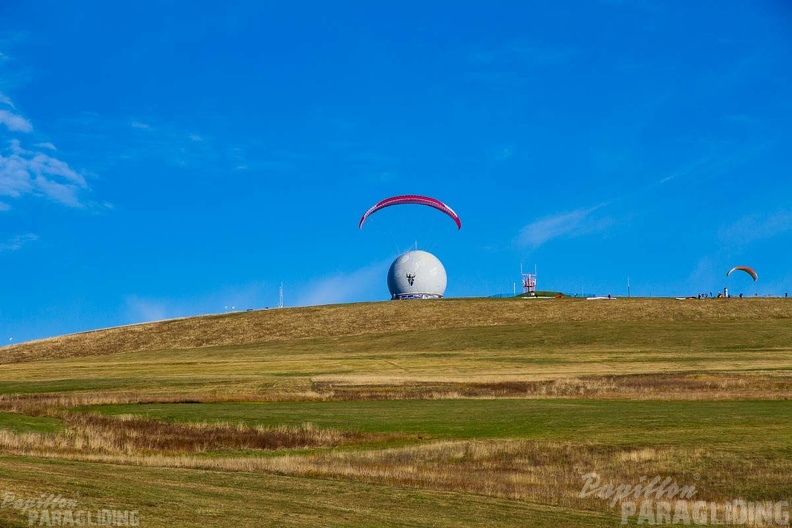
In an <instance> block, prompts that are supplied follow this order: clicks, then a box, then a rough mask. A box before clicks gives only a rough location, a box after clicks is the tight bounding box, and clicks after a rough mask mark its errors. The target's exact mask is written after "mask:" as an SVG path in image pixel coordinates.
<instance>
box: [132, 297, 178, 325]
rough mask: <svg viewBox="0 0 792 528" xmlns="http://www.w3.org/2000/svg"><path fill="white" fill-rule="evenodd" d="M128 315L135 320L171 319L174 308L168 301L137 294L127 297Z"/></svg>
mask: <svg viewBox="0 0 792 528" xmlns="http://www.w3.org/2000/svg"><path fill="white" fill-rule="evenodd" d="M126 311H127V317H128V318H129V320H130V321H133V322H150V321H161V320H163V319H170V318H172V317H173V316H172V315H171V312H172V310H171V309H169V308H168V306H167V303H165V302H162V301H157V300H151V299H143V298H141V297H137V296H134V295H132V296H130V297H127V298H126Z"/></svg>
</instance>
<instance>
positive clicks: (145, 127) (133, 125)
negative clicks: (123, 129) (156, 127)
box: [129, 121, 151, 130]
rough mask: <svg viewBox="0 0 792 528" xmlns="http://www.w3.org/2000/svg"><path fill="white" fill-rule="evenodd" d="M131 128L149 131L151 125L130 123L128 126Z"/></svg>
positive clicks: (137, 122) (136, 122)
mask: <svg viewBox="0 0 792 528" xmlns="http://www.w3.org/2000/svg"><path fill="white" fill-rule="evenodd" d="M129 126H131V127H132V128H139V129H141V130H151V125H149V124H146V123H141V122H140V121H132V123H130V125H129Z"/></svg>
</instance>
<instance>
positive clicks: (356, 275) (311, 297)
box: [286, 261, 390, 306]
mask: <svg viewBox="0 0 792 528" xmlns="http://www.w3.org/2000/svg"><path fill="white" fill-rule="evenodd" d="M389 265H390V262H385V261H383V262H379V263H376V264H372V265H370V266H366V267H365V268H361V269H358V270H355V271H352V272H349V273H335V274H333V275H330V276H327V277H322V278H319V279H317V280H313V281H311V286H310V288H305V289H303V291H301V292H298V294H297V297H296V300H295V302H294V303H291V302H289V303H286V304H287V305H289V306H316V305H319V304H338V303H345V302H353V301H362V300H366V299H368V298H370V297H371V295H370V294H371V292H376V291H384V293H385V294H387V290H384V289H385V274H386V273H387V270H388V266H389ZM383 297H387V295H383Z"/></svg>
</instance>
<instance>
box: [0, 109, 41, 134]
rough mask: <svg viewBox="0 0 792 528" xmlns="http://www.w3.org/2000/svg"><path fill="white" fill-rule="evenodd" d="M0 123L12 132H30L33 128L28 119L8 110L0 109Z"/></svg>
mask: <svg viewBox="0 0 792 528" xmlns="http://www.w3.org/2000/svg"><path fill="white" fill-rule="evenodd" d="M0 124H1V125H5V127H6V128H7V129H8V130H11V131H13V132H31V131H32V130H33V125H31V124H30V121H28V120H27V119H25V118H24V117H22V116H21V115H18V114H15V113H13V112H9V111H8V110H0Z"/></svg>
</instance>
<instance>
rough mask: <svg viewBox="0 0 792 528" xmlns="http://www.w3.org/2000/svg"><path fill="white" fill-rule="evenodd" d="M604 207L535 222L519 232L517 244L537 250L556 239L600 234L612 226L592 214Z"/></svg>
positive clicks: (607, 220)
mask: <svg viewBox="0 0 792 528" xmlns="http://www.w3.org/2000/svg"><path fill="white" fill-rule="evenodd" d="M605 205H606V204H600V205H596V206H594V207H589V208H585V209H577V210H575V211H569V212H565V213H559V214H556V215H552V216H546V217H544V218H541V219H539V220H536V221H535V222H532V223H530V224H528V225H527V226H525V227H523V228H522V229H521V230H520V234H519V236H518V237H517V244H518V245H520V246H524V247H529V248H537V247H539V246H541V245H542V244H544V243H545V242H548V241H550V240H553V239H556V238H573V237H577V236H581V235H586V234H592V233H597V232H602V231H604V230H605V229H607V228H608V227H609V226H610V225H611V224H612V221H611V220H609V219H607V218H595V217H594V213H595V212H596V211H598V210H599V209H601V208H602V207H604V206H605Z"/></svg>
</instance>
